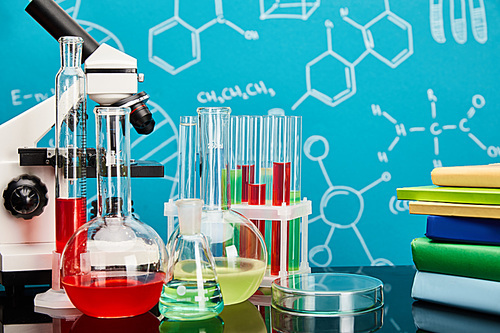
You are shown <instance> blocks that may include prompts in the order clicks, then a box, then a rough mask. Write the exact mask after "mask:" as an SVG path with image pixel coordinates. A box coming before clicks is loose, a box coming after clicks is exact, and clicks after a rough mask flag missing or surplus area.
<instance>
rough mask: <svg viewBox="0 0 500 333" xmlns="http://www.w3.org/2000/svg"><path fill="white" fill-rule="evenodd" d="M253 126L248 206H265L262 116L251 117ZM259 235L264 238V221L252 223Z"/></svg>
mask: <svg viewBox="0 0 500 333" xmlns="http://www.w3.org/2000/svg"><path fill="white" fill-rule="evenodd" d="M252 118H253V120H252V122H253V126H252V131H251V133H250V135H251V137H252V139H251V145H252V148H251V156H250V160H249V161H250V165H253V166H254V167H253V168H252V169H251V170H250V171H251V174H250V177H249V178H250V179H251V181H250V183H249V184H248V204H249V205H255V206H265V205H266V183H265V175H264V174H263V173H265V172H266V169H265V168H262V167H261V166H262V158H263V150H264V147H263V145H264V139H265V136H264V128H263V118H262V116H254V117H252ZM253 222H254V223H255V225H256V226H257V228H258V229H259V231H260V232H261V234H262V235H263V236H265V234H266V226H265V220H254V221H253Z"/></svg>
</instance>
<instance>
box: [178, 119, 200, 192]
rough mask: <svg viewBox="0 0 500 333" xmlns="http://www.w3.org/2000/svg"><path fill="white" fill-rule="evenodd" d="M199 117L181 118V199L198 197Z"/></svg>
mask: <svg viewBox="0 0 500 333" xmlns="http://www.w3.org/2000/svg"><path fill="white" fill-rule="evenodd" d="M197 127H198V117H196V116H181V117H180V122H179V159H178V160H179V199H195V198H197V197H198V186H199V182H198V180H199V175H198V170H197V162H198V158H197V153H198V149H197V147H198V141H197V140H198V131H197Z"/></svg>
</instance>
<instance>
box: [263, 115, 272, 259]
mask: <svg viewBox="0 0 500 333" xmlns="http://www.w3.org/2000/svg"><path fill="white" fill-rule="evenodd" d="M274 117H275V116H273V115H265V116H263V117H262V134H261V135H262V139H261V140H262V151H261V159H260V182H261V184H265V185H266V189H265V191H266V205H271V204H272V199H273V151H274V146H273V145H274V134H275V133H274V130H273V123H274ZM262 235H263V236H264V240H265V242H266V247H267V249H268V251H269V253H268V256H267V260H268V262H267V265H268V267H270V266H271V257H272V256H273V254H272V253H271V252H272V251H271V250H272V222H271V221H266V222H265V230H264V233H263V234H262Z"/></svg>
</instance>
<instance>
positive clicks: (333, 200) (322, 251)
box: [304, 135, 393, 267]
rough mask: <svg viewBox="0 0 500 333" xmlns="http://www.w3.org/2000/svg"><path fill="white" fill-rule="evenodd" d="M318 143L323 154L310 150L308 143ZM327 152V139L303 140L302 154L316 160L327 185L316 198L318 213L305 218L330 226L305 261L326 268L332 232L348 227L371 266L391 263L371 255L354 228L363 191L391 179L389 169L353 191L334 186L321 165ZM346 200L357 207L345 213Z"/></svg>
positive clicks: (329, 259) (312, 137)
mask: <svg viewBox="0 0 500 333" xmlns="http://www.w3.org/2000/svg"><path fill="white" fill-rule="evenodd" d="M317 142H318V143H320V144H322V145H323V153H322V154H320V155H313V153H312V149H311V147H312V145H313V144H315V143H317ZM328 152H329V144H328V141H327V140H326V139H325V138H324V137H322V136H319V135H313V136H311V137H309V138H308V139H307V140H306V142H305V143H304V154H305V155H306V157H307V158H309V159H310V160H311V161H315V162H318V164H319V167H320V169H321V171H322V173H323V176H324V177H325V182H326V184H327V186H328V189H327V190H326V191H325V193H324V194H323V196H322V197H321V201H320V207H319V210H320V214H319V215H318V216H315V217H313V218H311V219H309V223H310V224H311V223H315V222H316V221H322V222H323V223H325V224H326V225H327V226H329V227H330V231H329V232H328V235H327V236H326V237H325V241H324V242H323V244H320V245H316V246H314V247H313V248H312V249H311V250H310V251H309V261H310V262H311V263H312V264H313V265H315V266H319V267H329V266H331V264H332V261H333V255H332V251H331V249H330V248H331V246H330V244H331V241H332V237H333V234H334V232H335V231H336V230H342V229H346V230H351V231H352V232H354V234H355V235H356V237H357V238H358V240H359V244H360V245H361V247H362V248H363V250H364V252H365V254H366V256H367V258H368V259H369V260H370V264H371V266H383V265H388V266H393V263H392V262H391V261H390V260H388V259H386V258H374V257H373V255H372V254H371V251H370V249H369V248H368V245H367V244H366V242H365V240H364V237H363V235H362V234H361V231H360V230H359V228H358V223H359V221H360V220H361V217H362V216H363V211H364V206H365V204H364V199H363V194H364V193H365V192H367V191H369V190H370V189H372V188H373V187H375V186H377V185H378V184H380V183H382V182H388V181H389V180H391V174H390V173H389V172H387V171H386V172H383V173H382V175H381V176H380V177H379V178H378V179H377V180H375V181H374V182H372V183H370V184H368V185H367V186H365V187H364V188H362V189H361V190H356V189H354V188H352V187H349V186H334V185H333V183H332V181H331V179H330V177H329V176H328V172H327V171H326V168H325V165H324V164H323V160H324V159H325V158H326V157H327V156H328ZM346 203H347V204H348V205H349V204H354V205H355V206H357V211H356V210H349V211H350V212H354V213H353V214H349V213H347V210H346V209H345V207H347V205H346ZM339 207H341V209H342V212H341V214H339V212H338V209H339Z"/></svg>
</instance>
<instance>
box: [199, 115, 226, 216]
mask: <svg viewBox="0 0 500 333" xmlns="http://www.w3.org/2000/svg"><path fill="white" fill-rule="evenodd" d="M230 113H231V109H230V108H199V109H198V115H199V121H198V124H199V127H200V131H199V133H200V135H199V136H200V169H201V170H200V174H201V195H200V197H201V199H202V200H203V202H204V204H205V206H204V209H205V210H226V209H229V208H230V207H231V199H230V198H231V195H230V186H229V149H230V147H229V115H230Z"/></svg>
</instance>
